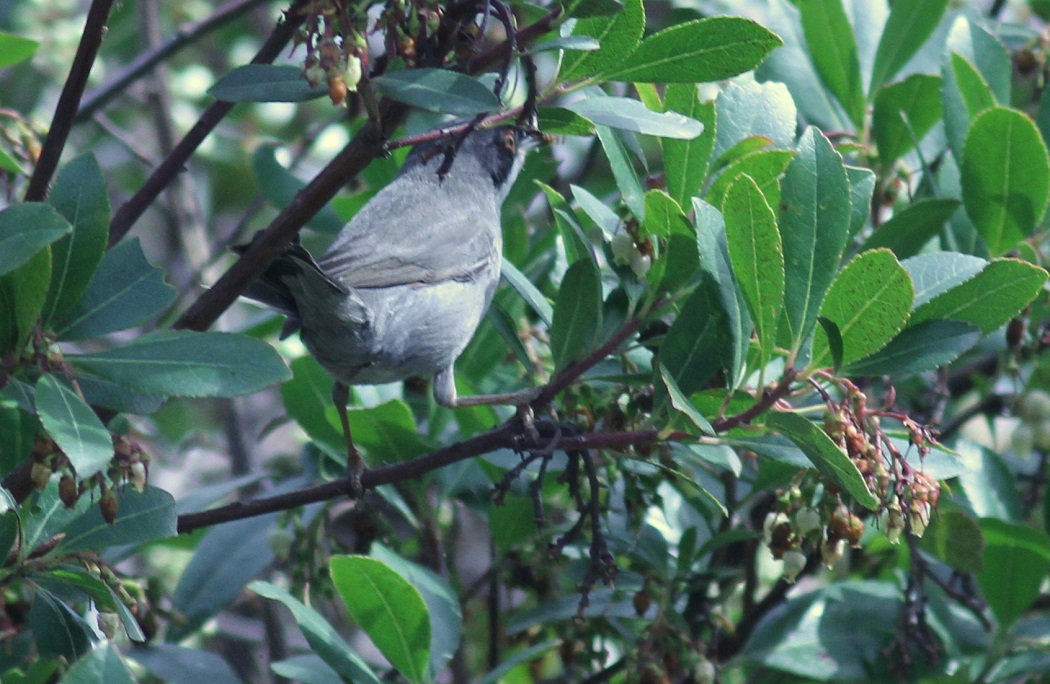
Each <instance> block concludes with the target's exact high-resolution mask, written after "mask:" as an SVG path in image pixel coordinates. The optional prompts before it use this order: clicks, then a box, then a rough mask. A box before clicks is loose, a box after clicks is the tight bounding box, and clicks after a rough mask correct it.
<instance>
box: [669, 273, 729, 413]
mask: <svg viewBox="0 0 1050 684" xmlns="http://www.w3.org/2000/svg"><path fill="white" fill-rule="evenodd" d="M727 328H728V320H727V317H726V313H725V310H724V308H723V306H722V304H721V302H720V301H719V294H718V285H717V283H716V282H714V278H712V277H711V276H709V275H706V274H705V276H704V278H703V279H702V280H701V284H700V286H699V287H697V288H696V289H695V290H693V293H692V294H691V295H689V298H688V299H686V300H685V302H684V303H683V304H682V306H681V308H680V309H679V311H678V317H677V318H675V321H674V323H672V324H671V329H670V330H668V331H667V337H666V338H665V339H664V342H663V344H662V345H661V346H660V353H659V355H658V359H659V363H660V364H661V365H662V366H664V367H665V368H666V369H667V370H668V371H669V373H670V375H669V376H668V377H670V378H671V379H672V380H673V381H674V383H675V384H676V385H677V386H678V388H679V390H680V391H681V393H682V394H684V395H685V396H689V395H690V394H692V393H693V392H696V391H697V390H700V389H702V388H703V387H704V385H705V384H706V383H707V381H708V380H709V379H710V378H711V376H712V375H714V374H715V373H716V372H717V371H718V370H719V369H720V368H721V367H722V366H723V365H724V363H725V360H726V356H727V349H726V339H727V337H729V336H728V335H727Z"/></svg>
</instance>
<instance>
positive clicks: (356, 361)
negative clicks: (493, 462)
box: [246, 126, 535, 495]
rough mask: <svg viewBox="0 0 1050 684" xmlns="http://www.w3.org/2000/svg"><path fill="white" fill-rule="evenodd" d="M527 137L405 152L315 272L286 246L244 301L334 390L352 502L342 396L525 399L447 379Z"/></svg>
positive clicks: (468, 334)
mask: <svg viewBox="0 0 1050 684" xmlns="http://www.w3.org/2000/svg"><path fill="white" fill-rule="evenodd" d="M532 136H533V133H532V132H529V131H527V130H526V129H524V128H521V127H514V126H503V127H499V128H493V129H480V130H475V131H472V132H470V133H469V134H468V135H467V136H466V137H465V138H463V139H462V140H461V142H460V144H459V145H458V147H457V146H456V145H455V141H456V139H455V137H453V138H450V139H444V140H438V141H435V142H429V143H424V144H421V145H417V146H416V147H415V148H414V149H413V150H412V152H411V154H410V155H409V156H408V158H407V160H406V161H405V163H404V165H403V166H402V167H401V169H400V170H399V171H398V173H397V175H396V176H395V178H394V180H393V181H392V182H391V183H390V184H389V185H387V186H386V187H384V188H383V189H382V190H380V191H379V192H378V193H377V194H376V195H375V196H374V197H373V198H372V199H371V200H370V201H369V202H368V203H367V204H365V205H364V206H363V207H362V208H361V209H360V210H359V211H358V212H357V214H356V215H355V216H354V217H353V219H352V220H351V221H350V222H349V223H348V224H347V225H346V226H345V227H344V228H343V229H342V231H340V233H339V235H338V236H337V237H336V238H335V240H334V241H333V242H332V244H331V246H329V248H328V251H327V252H325V254H324V256H322V257H321V258H320V259H318V260H316V261H315V260H314V259H313V258H312V257H311V255H310V253H309V252H307V250H306V249H305V248H304V247H302V245H300V244H298V242H296V243H295V244H293V245H291V246H290V247H289V249H288V251H287V252H286V253H285V254H284V255H282V256H281V257H279V258H278V259H277V260H275V261H274V263H272V264H271V265H270V266H269V267H268V268H267V270H266V271H265V272H264V273H263V275H262V276H261V277H260V278H259V280H258V281H257V282H256V283H254V284H253V285H252V286H251V287H250V288H249V290H248V292H247V293H246V296H247V297H249V298H250V299H254V300H257V301H259V302H262V303H264V304H267V305H269V306H271V307H273V308H275V309H277V310H278V311H280V312H281V313H283V314H284V315H285V316H286V317H287V320H286V322H285V327H284V330H283V332H282V338H283V337H285V336H287V335H289V334H291V333H292V332H295V331H298V332H299V335H300V338H301V339H302V341H303V344H304V345H305V346H306V348H307V349H308V350H309V351H310V353H311V354H313V356H314V358H316V359H317V361H318V362H319V363H320V364H321V366H323V367H324V368H325V370H327V371H328V373H329V374H330V375H331V376H332V377H333V378H334V379H335V386H334V389H333V391H332V398H333V401H334V402H335V404H336V407H337V409H338V410H339V415H340V421H341V422H342V427H343V432H344V434H345V436H346V445H347V471H348V474H349V476H350V479H351V488H352V491H351V493H352V494H355V495H356V494H358V493H359V492H360V478H361V475H362V473H363V471H364V462H363V460H362V459H361V456H360V454H359V453H358V451H357V449H356V448H355V447H354V445H353V439H352V437H351V434H350V425H349V420H348V418H347V415H346V402H347V399H348V397H349V389H348V386H349V385H359V384H363V385H368V384H379V383H387V382H394V381H397V380H404V379H405V378H408V377H414V376H423V377H426V376H433V389H434V398H435V399H436V400H437V403H438V404H440V405H441V406H447V407H457V406H476V405H481V404H523V403H525V402H527V401H528V400H530V399H531V398H532V397H533V396H535V393H534V391H533V390H526V391H523V392H515V393H508V394H496V395H479V396H471V397H457V396H456V385H455V379H454V376H453V372H454V371H453V366H454V364H455V361H456V359H457V358H458V357H459V355H460V354H461V353H462V352H463V349H464V348H465V347H466V346H467V343H469V342H470V340H471V338H472V337H473V336H474V332H475V331H476V330H477V327H478V324H479V323H480V322H481V319H482V317H483V316H484V315H485V312H486V311H487V310H488V307H489V304H491V302H492V296H493V294H494V293H495V291H496V286H497V284H498V283H499V277H500V262H501V259H502V248H503V238H502V228H501V223H500V206H501V205H502V204H503V200H504V199H505V198H506V196H507V193H508V191H509V190H510V187H511V185H513V183H514V181H515V179H516V178H517V176H518V173H519V172H520V170H521V167H522V164H523V162H524V157H525V152H526V150H527V149H528V148H530V147H532V146H533V137H532ZM450 145H451V148H450ZM449 155H451V157H450V156H449ZM449 159H451V165H449V164H448V160H449Z"/></svg>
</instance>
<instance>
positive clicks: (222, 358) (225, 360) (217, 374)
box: [67, 331, 291, 397]
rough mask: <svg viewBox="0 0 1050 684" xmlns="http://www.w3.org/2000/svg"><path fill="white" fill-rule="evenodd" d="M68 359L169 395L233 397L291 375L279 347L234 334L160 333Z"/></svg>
mask: <svg viewBox="0 0 1050 684" xmlns="http://www.w3.org/2000/svg"><path fill="white" fill-rule="evenodd" d="M67 359H68V360H69V362H70V363H72V364H73V365H75V366H77V367H78V368H82V369H84V370H86V371H88V372H89V373H93V374H95V375H98V376H99V377H102V378H104V379H107V380H111V381H113V382H115V383H117V384H119V385H123V386H124V387H127V388H129V389H133V390H137V391H140V392H146V393H147V394H156V395H159V396H165V397H232V396H236V395H238V394H247V393H249V392H255V391H258V390H260V389H262V388H264V387H268V386H270V385H272V384H274V383H276V382H280V381H282V380H287V379H288V378H289V377H290V375H291V374H290V373H289V372H288V368H287V367H286V366H285V365H284V362H283V361H281V358H280V357H279V356H277V353H276V352H275V351H274V350H273V347H271V346H270V345H268V344H266V343H265V342H263V341H262V340H257V339H255V338H252V337H247V336H244V335H234V334H229V333H196V332H188V331H167V332H155V333H150V334H148V335H143V336H142V337H139V338H136V339H134V340H132V341H131V342H129V343H128V344H126V345H124V346H123V347H116V348H114V349H108V350H106V351H102V352H96V353H94V354H83V355H79V356H69V357H67Z"/></svg>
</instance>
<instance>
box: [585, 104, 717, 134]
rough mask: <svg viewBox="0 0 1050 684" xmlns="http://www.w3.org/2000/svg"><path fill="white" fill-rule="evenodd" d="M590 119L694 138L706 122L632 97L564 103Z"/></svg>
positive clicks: (600, 123) (626, 127) (610, 125)
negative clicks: (646, 103)
mask: <svg viewBox="0 0 1050 684" xmlns="http://www.w3.org/2000/svg"><path fill="white" fill-rule="evenodd" d="M565 108H566V109H568V110H569V111H572V112H575V113H577V114H579V115H580V116H582V117H584V118H585V119H587V120H588V121H592V122H594V123H595V124H599V125H602V126H609V127H610V128H618V129H621V130H625V131H634V132H635V133H642V134H644V135H655V136H659V137H662V138H678V139H682V140H692V139H693V138H696V137H697V136H698V135H700V134H701V133H703V132H704V125H703V124H702V123H700V122H699V121H697V120H696V119H691V118H689V117H687V116H683V115H681V114H679V113H677V112H654V111H652V110H651V109H648V108H647V107H646V106H645V105H644V104H642V103H641V102H639V101H638V100H635V99H632V98H629V97H589V98H586V99H582V100H576V101H575V102H571V103H569V104H567V105H565Z"/></svg>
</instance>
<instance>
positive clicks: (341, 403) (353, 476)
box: [332, 380, 365, 499]
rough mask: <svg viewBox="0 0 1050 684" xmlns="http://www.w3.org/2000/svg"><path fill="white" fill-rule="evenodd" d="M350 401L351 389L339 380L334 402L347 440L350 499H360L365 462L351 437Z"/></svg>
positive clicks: (335, 389)
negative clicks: (348, 406) (347, 404)
mask: <svg viewBox="0 0 1050 684" xmlns="http://www.w3.org/2000/svg"><path fill="white" fill-rule="evenodd" d="M348 401H350V388H349V387H347V386H346V385H344V384H343V383H341V382H339V381H338V380H337V381H336V383H335V385H333V386H332V402H333V403H334V404H335V410H336V411H337V412H338V413H339V422H340V423H342V425H343V437H345V438H346V476H347V477H348V478H350V498H352V499H359V498H361V493H362V491H363V488H362V486H361V476H362V475H363V474H364V472H365V461H364V459H363V458H361V454H360V452H358V450H357V447H355V446H354V438H353V437H352V436H351V435H350V416H348V415H347V413H346V403H347V402H348Z"/></svg>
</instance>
